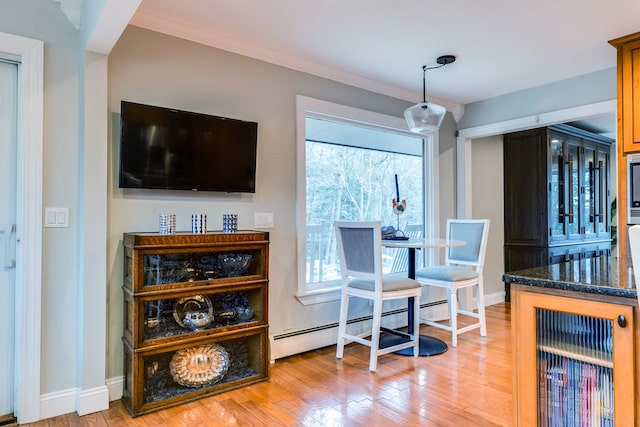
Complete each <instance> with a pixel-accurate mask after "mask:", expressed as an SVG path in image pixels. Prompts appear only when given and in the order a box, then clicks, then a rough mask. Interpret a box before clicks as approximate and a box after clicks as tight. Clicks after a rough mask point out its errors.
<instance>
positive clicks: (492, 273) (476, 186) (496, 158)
mask: <svg viewBox="0 0 640 427" xmlns="http://www.w3.org/2000/svg"><path fill="white" fill-rule="evenodd" d="M502 165H503V156H502V136H501V135H498V136H491V137H487V138H479V139H476V140H474V141H473V143H472V144H471V176H472V180H473V195H472V201H471V203H472V205H473V217H474V218H488V219H490V220H491V224H490V226H489V240H488V242H487V255H486V259H485V266H484V275H483V277H484V292H485V294H492V293H496V292H501V291H503V290H504V284H503V282H502V274H503V272H504V251H503V245H504V191H503V189H504V184H503V167H502Z"/></svg>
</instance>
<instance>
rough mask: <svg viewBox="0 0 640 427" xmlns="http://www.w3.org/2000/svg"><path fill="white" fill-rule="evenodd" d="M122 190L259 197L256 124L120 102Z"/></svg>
mask: <svg viewBox="0 0 640 427" xmlns="http://www.w3.org/2000/svg"><path fill="white" fill-rule="evenodd" d="M120 111H121V113H120V120H121V122H120V123H121V127H120V180H119V182H120V184H119V185H120V188H150V189H166V190H193V191H223V192H229V193H255V187H256V185H255V184H256V143H257V136H258V124H257V123H255V122H249V121H243V120H237V119H230V118H225V117H218V116H212V115H207V114H201V113H194V112H189V111H180V110H176V109H173V108H165V107H157V106H152V105H144V104H137V103H134V102H128V101H122V102H121V110H120Z"/></svg>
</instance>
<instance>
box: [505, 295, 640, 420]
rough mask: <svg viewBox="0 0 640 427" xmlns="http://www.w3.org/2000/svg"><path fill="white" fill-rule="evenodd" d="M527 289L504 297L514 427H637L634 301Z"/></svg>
mask: <svg viewBox="0 0 640 427" xmlns="http://www.w3.org/2000/svg"><path fill="white" fill-rule="evenodd" d="M530 288H531V287H530V286H520V285H517V286H514V287H513V288H512V293H511V299H512V302H511V310H512V311H511V318H512V334H513V341H514V348H513V361H514V365H513V373H514V375H513V389H514V415H515V425H517V426H573V425H576V426H583V425H588V426H637V425H638V424H637V418H636V417H637V413H636V412H637V410H638V409H637V408H638V404H637V403H638V402H637V401H636V369H637V367H636V366H635V360H636V355H635V350H634V340H635V334H636V333H637V332H636V325H635V321H634V306H633V304H634V303H635V301H634V300H632V299H626V300H628V301H622V304H619V303H616V302H611V301H610V302H603V301H597V300H594V299H581V298H579V297H571V296H568V295H567V296H559V295H554V294H549V293H538V292H529V291H528V289H530ZM595 297H598V298H602V297H601V296H598V295H596V296H595ZM621 300H625V299H621Z"/></svg>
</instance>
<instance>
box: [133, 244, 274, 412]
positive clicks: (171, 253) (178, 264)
mask: <svg viewBox="0 0 640 427" xmlns="http://www.w3.org/2000/svg"><path fill="white" fill-rule="evenodd" d="M124 252H125V254H124V262H125V268H124V284H123V291H124V307H125V310H124V331H123V337H122V340H123V343H124V371H125V380H124V392H123V401H124V403H125V404H126V406H127V408H128V409H129V412H130V413H131V415H132V416H137V415H141V414H145V413H148V412H151V411H155V410H158V409H161V408H165V407H168V406H173V405H178V404H181V403H184V402H188V401H190V400H194V399H198V398H201V397H204V396H208V395H211V394H215V393H220V392H223V391H226V390H230V389H234V388H238V387H242V386H245V385H248V384H253V383H255V382H258V381H263V380H266V379H267V378H268V375H267V366H268V362H269V354H268V280H269V279H268V278H269V275H268V272H269V263H268V260H269V258H268V256H269V234H268V233H266V232H259V231H240V232H237V233H220V232H217V233H216V232H209V233H206V234H190V233H178V234H166V235H159V234H157V233H125V235H124Z"/></svg>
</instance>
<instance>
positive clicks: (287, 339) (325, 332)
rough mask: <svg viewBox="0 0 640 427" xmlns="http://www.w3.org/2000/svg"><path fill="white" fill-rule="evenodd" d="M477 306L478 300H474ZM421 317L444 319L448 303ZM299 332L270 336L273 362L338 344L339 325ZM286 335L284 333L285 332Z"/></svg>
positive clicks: (393, 323)
mask: <svg viewBox="0 0 640 427" xmlns="http://www.w3.org/2000/svg"><path fill="white" fill-rule="evenodd" d="M504 296H505V293H504V291H501V292H496V293H493V294H488V295H485V306H488V305H493V304H498V303H501V302H504ZM472 304H473V306H474V307H476V300H475V299H473V300H472ZM421 317H422V318H425V319H431V320H444V319H447V318H448V317H449V313H448V310H447V305H446V304H438V305H434V306H430V307H426V308H423V309H422V310H421ZM384 325H385V326H387V327H390V328H394V327H398V326H401V325H406V314H404V313H400V314H395V315H391V316H387V317H385V318H384ZM349 327H350V328H351V331H353V332H354V333H357V332H364V331H366V330H368V329H370V328H371V322H370V321H363V322H360V323H357V324H350V325H349ZM298 332H299V333H297V334H292V333H288V334H286V336H278V335H275V336H274V335H271V336H270V337H269V340H270V347H271V363H273V362H274V361H275V360H277V359H281V358H283V357H287V356H293V355H294V354H298V353H304V352H306V351H311V350H315V349H318V348H322V347H327V346H330V345H334V344H336V342H337V341H338V327H337V326H333V327H327V328H320V329H319V328H315V329H314V330H312V331H310V332H304V331H298ZM283 335H284V334H283Z"/></svg>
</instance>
